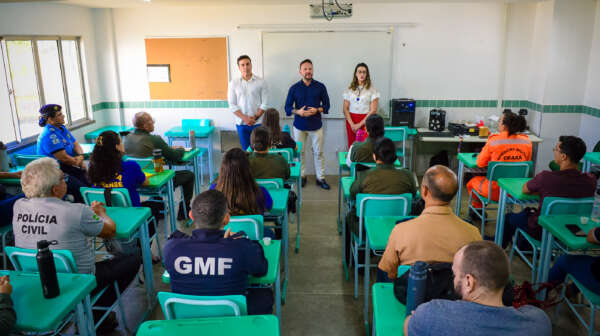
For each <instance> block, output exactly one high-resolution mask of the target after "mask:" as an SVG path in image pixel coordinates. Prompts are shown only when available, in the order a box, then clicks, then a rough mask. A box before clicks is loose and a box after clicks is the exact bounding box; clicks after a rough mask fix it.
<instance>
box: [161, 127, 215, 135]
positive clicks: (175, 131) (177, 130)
mask: <svg viewBox="0 0 600 336" xmlns="http://www.w3.org/2000/svg"><path fill="white" fill-rule="evenodd" d="M214 130H215V127H214V126H199V127H192V128H185V129H184V128H183V127H181V126H176V127H173V128H171V129H169V130H168V131H166V132H165V136H166V137H173V138H184V137H189V136H190V131H194V132H195V133H196V136H195V137H196V138H206V137H208V136H209V135H211V134H212V133H213V131H214Z"/></svg>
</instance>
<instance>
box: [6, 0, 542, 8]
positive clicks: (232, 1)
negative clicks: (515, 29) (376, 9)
mask: <svg viewBox="0 0 600 336" xmlns="http://www.w3.org/2000/svg"><path fill="white" fill-rule="evenodd" d="M325 1H328V0H325ZM539 1H545V0H341V1H339V2H340V3H342V2H352V3H355V4H356V3H410V2H412V3H418V2H421V3H432V2H483V3H485V2H509V3H518V2H539ZM28 2H38V3H39V2H46V3H60V4H68V5H76V6H84V7H92V8H132V7H145V6H152V5H161V6H165V5H166V6H188V5H230V6H233V5H297V4H310V3H320V2H321V1H319V0H151V2H145V1H144V0H33V1H31V0H29V1H27V0H0V3H28Z"/></svg>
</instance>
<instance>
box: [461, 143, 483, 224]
mask: <svg viewBox="0 0 600 336" xmlns="http://www.w3.org/2000/svg"><path fill="white" fill-rule="evenodd" d="M477 154H478V153H458V192H457V193H456V199H455V200H456V208H455V210H454V213H455V214H456V215H457V216H458V217H460V210H461V209H460V208H461V203H462V202H461V197H462V190H463V184H464V183H463V180H464V178H465V173H479V174H485V173H487V168H479V167H477Z"/></svg>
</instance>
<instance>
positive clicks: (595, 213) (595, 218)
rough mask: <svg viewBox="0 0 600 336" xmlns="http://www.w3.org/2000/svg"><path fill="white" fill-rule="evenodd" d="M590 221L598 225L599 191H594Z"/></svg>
mask: <svg viewBox="0 0 600 336" xmlns="http://www.w3.org/2000/svg"><path fill="white" fill-rule="evenodd" d="M591 217H592V218H591V219H592V221H593V222H596V223H600V189H596V194H595V196H594V207H593V208H592V216H591Z"/></svg>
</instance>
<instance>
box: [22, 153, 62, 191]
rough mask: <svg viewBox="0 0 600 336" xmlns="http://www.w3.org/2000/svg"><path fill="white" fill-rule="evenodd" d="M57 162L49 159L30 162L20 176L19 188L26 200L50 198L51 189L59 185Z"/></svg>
mask: <svg viewBox="0 0 600 336" xmlns="http://www.w3.org/2000/svg"><path fill="white" fill-rule="evenodd" d="M60 178H61V172H60V168H59V167H58V162H56V160H54V159H51V158H49V157H45V158H40V159H37V160H35V161H31V162H30V163H29V164H27V166H25V170H23V173H22V174H21V188H22V189H23V192H24V193H25V196H27V198H36V197H50V196H52V187H54V186H55V185H57V184H59V183H60Z"/></svg>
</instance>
